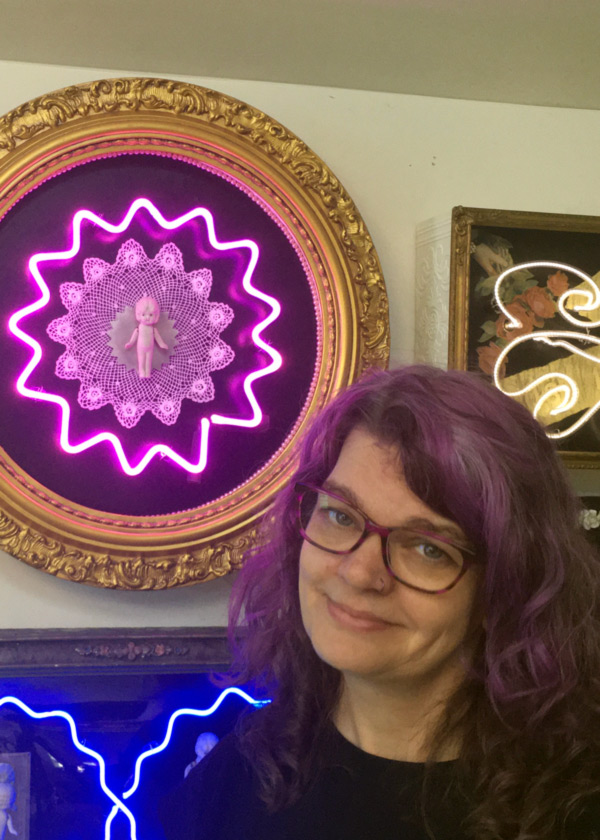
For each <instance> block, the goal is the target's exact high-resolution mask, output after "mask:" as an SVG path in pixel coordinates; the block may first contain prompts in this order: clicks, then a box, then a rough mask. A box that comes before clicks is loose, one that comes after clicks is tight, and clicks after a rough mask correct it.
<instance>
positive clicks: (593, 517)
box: [581, 496, 600, 551]
mask: <svg viewBox="0 0 600 840" xmlns="http://www.w3.org/2000/svg"><path fill="white" fill-rule="evenodd" d="M581 503H582V505H583V510H582V512H581V526H582V528H583V530H584V533H585V535H586V537H587V538H588V539H589V541H590V542H591V543H592V545H594V546H595V547H596V549H597V550H598V551H600V496H582V497H581Z"/></svg>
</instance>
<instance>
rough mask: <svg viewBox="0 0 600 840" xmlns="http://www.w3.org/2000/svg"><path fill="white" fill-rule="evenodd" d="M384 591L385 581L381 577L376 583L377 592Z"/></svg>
mask: <svg viewBox="0 0 600 840" xmlns="http://www.w3.org/2000/svg"><path fill="white" fill-rule="evenodd" d="M384 589H385V580H384V579H383V578H382V577H381V578H379V580H378V581H377V591H378V592H383V590H384Z"/></svg>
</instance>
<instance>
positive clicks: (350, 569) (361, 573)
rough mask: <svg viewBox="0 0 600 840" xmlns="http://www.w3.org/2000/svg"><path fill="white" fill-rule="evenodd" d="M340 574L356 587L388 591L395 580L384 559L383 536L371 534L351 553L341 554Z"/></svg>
mask: <svg viewBox="0 0 600 840" xmlns="http://www.w3.org/2000/svg"><path fill="white" fill-rule="evenodd" d="M339 559H340V563H339V566H338V574H339V575H340V576H341V577H342V578H343V579H344V580H345V581H346V583H348V584H349V585H350V586H352V587H354V588H355V589H364V590H375V591H376V592H385V591H388V590H389V589H390V588H391V586H392V585H393V580H392V578H391V577H390V575H389V574H388V572H387V569H386V567H385V563H384V560H383V545H382V538H381V536H380V535H379V534H369V535H368V537H367V538H366V539H365V541H364V542H362V543H361V544H360V545H359V546H358V548H355V549H354V551H352V552H350V554H341V555H339Z"/></svg>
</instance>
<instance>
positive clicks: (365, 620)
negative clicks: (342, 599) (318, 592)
mask: <svg viewBox="0 0 600 840" xmlns="http://www.w3.org/2000/svg"><path fill="white" fill-rule="evenodd" d="M325 597H326V600H327V610H328V611H329V615H330V616H331V617H332V618H333V619H334V620H335V621H337V622H338V623H339V624H341V625H342V626H344V627H347V628H348V629H349V630H362V631H366V632H372V631H376V630H387V629H388V628H389V627H392V626H393V625H392V624H391V623H390V622H389V621H384V620H383V619H382V618H377V616H375V615H373V614H372V613H368V612H360V611H357V610H352V609H350V607H345V606H342V605H341V604H337V603H336V602H335V601H332V600H331V598H329V597H327V596H325Z"/></svg>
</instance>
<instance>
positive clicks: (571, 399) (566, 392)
mask: <svg viewBox="0 0 600 840" xmlns="http://www.w3.org/2000/svg"><path fill="white" fill-rule="evenodd" d="M559 336H560V338H559ZM567 338H571V339H575V340H577V341H587V342H589V343H591V344H595V345H596V346H597V347H599V346H600V338H596V337H595V336H591V335H590V336H588V335H582V334H581V333H576V332H568V331H564V332H563V331H560V332H557V331H552V330H540V331H539V332H536V333H534V334H533V335H520V336H517V337H516V338H515V339H514V340H513V341H512V342H511V343H510V344H508V345H507V346H506V347H505V348H504V349H503V350H502V352H501V353H500V355H499V356H498V359H497V360H496V364H495V366H494V384H495V385H496V387H497V388H498V389H499V390H500V391H502V393H503V394H507V395H508V396H509V397H519V396H521V395H522V394H526V393H528V392H529V391H531V390H533V389H534V388H536V387H537V386H538V385H540V384H541V383H542V382H545V381H547V380H548V379H559V380H563V382H564V384H563V385H557V386H556V387H554V388H551V389H550V390H549V391H547V392H546V393H545V394H544V395H543V396H541V397H540V399H539V400H538V401H537V403H536V404H535V407H534V409H533V416H534V417H536V418H537V417H538V415H539V413H540V411H541V410H542V408H543V404H544V403H545V402H546V401H547V400H548V399H550V398H551V397H552V396H555V395H558V394H560V393H562V395H563V398H562V402H561V404H560V405H559V406H558V407H557V408H555V409H553V410H552V411H551V414H553V415H556V414H559V413H563V412H565V411H568V410H569V409H570V408H572V407H573V406H574V405H575V403H576V402H577V400H578V398H579V388H578V387H577V383H576V382H575V380H574V379H573V378H572V377H571V376H569V375H568V374H566V373H563V372H561V371H557V372H556V373H544V374H542V375H541V376H538V377H537V379H535V380H534V381H533V382H530V383H528V384H527V385H525V387H523V388H521V389H519V390H517V391H507V390H505V389H504V388H503V387H502V384H501V380H500V373H499V372H500V369H501V367H502V364H503V362H504V360H505V358H506V356H507V354H508V352H509V351H510V350H512V349H513V347H515V346H516V345H517V344H521V343H522V342H524V341H541V342H543V343H544V344H548V345H550V346H552V347H557V346H560V347H563V348H565V349H567V350H569V351H570V352H571V353H574V354H575V355H577V356H581V357H583V358H585V359H588V360H591V361H593V362H595V363H596V364H600V359H598V358H597V357H596V356H593V355H591V354H590V353H586V352H585V350H580V349H579V348H578V347H575V346H574V345H573V344H571V343H570V342H569V341H565V340H564V339H567ZM599 408H600V400H598V402H597V403H596V404H595V405H593V406H592V407H591V408H589V409H588V410H587V411H586V412H584V414H582V416H581V417H580V418H579V419H578V420H577V421H576V422H575V423H573V425H572V426H570V427H569V429H567V430H565V431H563V432H548V433H547V434H548V437H549V438H553V439H555V440H556V439H559V438H564V437H568V436H569V435H572V434H573V433H574V432H576V431H577V429H579V428H581V426H583V425H584V423H587V421H588V420H589V419H590V417H591V416H592V415H593V414H595V413H596V411H598V409H599Z"/></svg>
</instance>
